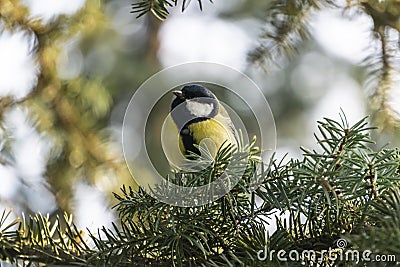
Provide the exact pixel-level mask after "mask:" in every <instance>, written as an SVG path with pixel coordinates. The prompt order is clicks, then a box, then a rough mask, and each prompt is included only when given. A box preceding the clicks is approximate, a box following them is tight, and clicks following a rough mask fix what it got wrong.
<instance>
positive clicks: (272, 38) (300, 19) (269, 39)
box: [248, 0, 335, 69]
mask: <svg viewBox="0 0 400 267" xmlns="http://www.w3.org/2000/svg"><path fill="white" fill-rule="evenodd" d="M331 6H335V4H334V2H333V1H329V0H328V1H314V0H308V1H299V0H285V1H273V2H271V4H270V9H269V10H268V11H267V14H266V22H265V27H264V33H263V34H262V35H261V41H260V45H259V46H258V47H257V48H256V49H254V50H253V51H252V52H250V53H249V58H248V59H249V61H250V62H254V63H256V64H258V65H260V66H262V67H263V68H264V69H269V68H271V67H273V66H278V67H282V65H285V64H286V62H287V61H288V59H290V58H291V57H293V56H294V55H295V54H297V53H298V52H299V50H300V49H301V47H302V46H303V43H304V42H305V41H306V40H308V39H309V38H310V26H309V20H310V18H311V16H312V14H313V13H315V11H317V10H320V9H323V8H327V7H331Z"/></svg>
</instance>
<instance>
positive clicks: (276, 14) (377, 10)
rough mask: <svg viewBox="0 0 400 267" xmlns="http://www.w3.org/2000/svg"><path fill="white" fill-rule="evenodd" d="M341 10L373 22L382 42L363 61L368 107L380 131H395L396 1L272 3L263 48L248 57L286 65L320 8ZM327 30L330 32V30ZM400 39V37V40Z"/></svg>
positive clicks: (399, 14)
mask: <svg viewBox="0 0 400 267" xmlns="http://www.w3.org/2000/svg"><path fill="white" fill-rule="evenodd" d="M328 9H331V10H332V9H333V10H340V11H341V12H342V14H343V16H344V17H346V18H349V19H352V18H354V17H355V16H359V15H361V14H364V15H367V16H369V17H370V18H371V20H372V21H373V23H374V26H373V27H372V28H371V29H370V31H371V32H370V34H371V36H374V39H375V41H376V42H377V43H378V47H379V48H378V49H377V50H372V49H371V52H370V53H371V54H370V55H369V56H368V57H367V58H365V60H364V63H363V65H364V66H366V67H367V74H366V75H367V76H366V79H365V80H366V82H365V86H366V87H367V88H368V90H369V91H372V96H371V97H370V107H371V109H372V110H373V111H374V112H375V122H376V123H377V124H378V125H379V126H380V128H381V129H385V128H386V129H389V130H395V129H396V128H397V131H398V126H399V114H398V111H396V110H395V109H394V108H393V106H391V105H390V101H391V96H390V94H391V93H392V92H393V91H395V90H398V87H397V84H398V80H399V74H400V73H399V62H398V61H399V57H398V53H399V45H398V35H399V31H400V5H399V2H398V1H391V0H388V1H375V0H370V1H366V0H365V1H356V0H354V1H353V0H349V1H346V3H345V4H343V2H341V1H334V0H326V1H314V0H307V1H298V0H285V1H271V2H270V8H269V9H268V13H267V15H266V17H265V30H264V33H263V34H262V36H261V42H260V45H259V46H258V47H257V48H256V49H255V50H253V51H252V52H251V53H250V54H249V60H250V61H252V62H255V63H257V64H259V65H261V66H263V67H264V69H266V70H270V69H272V68H273V67H274V66H279V67H281V66H285V65H287V64H288V61H289V60H290V59H292V58H293V56H294V55H296V54H297V53H298V52H299V50H300V49H301V48H302V46H303V45H304V43H305V41H306V40H308V39H309V38H310V37H312V35H313V32H312V27H311V26H310V21H311V20H312V18H313V16H314V15H315V14H316V13H317V12H319V11H322V10H328ZM326 30H327V31H328V30H329V29H326ZM396 36H397V37H396Z"/></svg>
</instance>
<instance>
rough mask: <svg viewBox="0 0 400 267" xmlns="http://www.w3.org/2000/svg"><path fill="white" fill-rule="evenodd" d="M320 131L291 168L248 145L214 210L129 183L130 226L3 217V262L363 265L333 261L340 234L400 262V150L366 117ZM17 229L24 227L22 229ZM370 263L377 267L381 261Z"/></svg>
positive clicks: (324, 125) (125, 217)
mask: <svg viewBox="0 0 400 267" xmlns="http://www.w3.org/2000/svg"><path fill="white" fill-rule="evenodd" d="M318 125H319V129H320V132H319V134H316V135H315V137H316V139H317V141H318V144H319V149H317V150H313V151H311V150H308V149H305V148H303V151H304V154H303V157H302V159H299V160H297V159H292V160H290V161H289V162H288V163H286V164H283V163H282V161H281V160H279V159H271V161H270V162H269V164H268V165H264V164H263V163H260V162H259V160H257V157H254V156H257V154H258V153H259V150H257V149H256V148H254V147H251V146H250V147H248V148H247V149H250V151H251V152H250V157H248V158H247V160H248V165H247V168H246V171H245V173H244V175H243V177H241V179H240V180H239V182H238V184H237V185H236V186H235V187H234V188H233V189H232V190H231V191H230V192H229V193H227V194H226V195H225V196H223V197H222V198H220V199H218V200H216V201H214V202H213V203H210V204H206V205H201V206H197V207H178V206H173V205H170V204H166V203H162V202H160V201H157V200H156V199H154V198H152V197H151V196H150V195H149V194H147V193H146V192H144V191H143V190H142V189H141V188H140V189H139V190H133V189H132V188H126V187H123V188H122V194H121V195H118V194H115V197H116V199H117V200H118V204H117V205H116V209H117V211H118V214H119V224H120V226H117V225H113V227H112V228H111V229H106V228H102V229H99V232H98V233H91V232H89V233H88V236H86V234H85V232H84V231H81V230H79V229H77V228H76V227H75V226H74V224H73V223H72V221H71V219H70V217H69V216H65V219H64V220H60V219H57V220H56V221H55V222H50V220H49V219H48V218H47V217H43V216H41V215H36V216H35V217H30V218H28V219H24V218H23V219H22V220H16V221H14V222H11V223H6V219H5V218H6V217H7V214H6V213H3V217H2V219H0V229H1V236H2V238H1V239H0V242H1V244H2V249H1V250H0V256H1V258H2V259H3V260H8V261H11V262H14V263H17V262H22V261H24V262H26V263H29V264H33V265H35V264H41V263H45V264H53V265H54V264H64V265H66V264H68V265H76V266H79V265H85V266H149V265H151V266H287V264H289V263H288V262H279V260H278V259H277V257H276V254H275V256H274V257H269V256H266V257H265V258H264V259H262V258H261V260H260V259H258V258H257V256H258V255H259V256H260V255H261V256H262V254H259V253H260V251H261V253H269V252H272V251H273V250H274V251H275V252H276V251H279V250H281V249H282V250H285V251H286V253H289V251H290V250H295V251H297V252H298V254H299V255H302V253H303V251H309V250H314V251H315V252H316V257H315V258H314V259H313V258H303V259H302V260H303V261H304V263H302V261H291V262H290V266H304V265H308V266H313V264H315V263H319V266H337V265H338V264H341V265H340V266H354V264H355V260H357V259H354V260H353V261H352V260H351V258H350V260H349V261H342V259H341V257H336V259H335V258H333V257H332V258H330V259H329V258H327V257H323V253H324V252H323V251H325V253H326V251H327V250H328V249H329V248H332V249H335V251H336V252H337V253H339V251H340V248H338V246H339V245H338V244H336V241H337V240H338V239H339V238H340V239H341V240H342V241H344V240H347V241H344V242H347V246H342V248H343V250H342V253H343V254H345V253H346V252H347V251H352V250H354V249H360V250H361V249H369V250H371V251H372V254H371V255H370V257H371V258H372V257H373V255H376V253H380V254H381V255H394V256H396V257H397V259H398V257H400V250H399V242H398V238H399V231H398V230H399V218H400V201H399V199H400V190H399V186H400V180H399V175H400V172H399V170H400V161H399V156H400V153H399V150H398V149H381V150H378V151H374V150H372V149H370V148H369V146H370V144H371V143H373V140H371V138H370V136H369V132H370V130H371V127H369V126H368V125H367V123H366V119H362V120H360V121H359V122H357V123H355V124H354V125H349V124H348V123H347V121H346V118H345V116H344V115H342V120H341V121H334V120H331V119H328V118H325V119H324V120H323V121H320V122H318ZM232 152H233V151H232ZM233 155H235V152H233V154H232V153H226V151H223V150H221V151H220V152H219V153H218V155H217V158H216V159H217V160H216V161H215V164H213V167H212V168H210V169H208V170H207V172H209V173H208V176H210V175H211V177H213V178H214V179H215V178H217V177H218V173H219V172H220V171H219V169H220V168H221V163H222V165H223V162H225V161H229V160H230V159H231V157H232V156H233ZM183 177H184V178H185V179H182V178H183ZM201 177H204V173H203V172H191V173H177V174H176V175H175V176H174V177H171V179H172V180H175V182H179V181H186V183H187V184H188V185H190V184H197V183H198V181H199V179H200V180H201V179H202V178H201ZM254 178H256V179H254ZM254 181H256V183H254ZM206 182H207V181H206ZM254 189H255V190H254ZM155 190H156V192H161V191H158V190H163V188H162V186H161V187H159V188H158V189H155ZM276 209H277V210H279V211H280V212H282V213H288V214H289V218H288V219H285V220H282V219H278V217H277V219H276V220H277V225H278V229H277V230H276V231H275V232H273V233H271V234H269V233H268V232H267V225H268V221H271V216H272V215H273V213H274V210H276ZM275 216H276V215H275ZM302 216H303V217H304V218H301V217H302ZM61 224H63V225H64V224H65V225H66V226H61ZM15 225H17V226H18V228H17V230H13V229H12V226H15ZM375 238H378V239H375ZM388 244H390V246H388ZM360 253H362V251H361V252H360ZM343 259H345V258H343ZM391 263H393V264H394V262H389V264H391ZM362 264H366V266H376V262H372V263H371V264H370V265H369V263H365V262H363V263H362Z"/></svg>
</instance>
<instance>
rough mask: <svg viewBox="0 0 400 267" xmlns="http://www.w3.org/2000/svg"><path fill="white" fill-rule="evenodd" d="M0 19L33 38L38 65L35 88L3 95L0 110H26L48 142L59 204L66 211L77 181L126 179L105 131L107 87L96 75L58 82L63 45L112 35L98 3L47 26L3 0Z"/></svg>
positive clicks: (49, 171) (108, 102)
mask: <svg viewBox="0 0 400 267" xmlns="http://www.w3.org/2000/svg"><path fill="white" fill-rule="evenodd" d="M0 18H1V20H2V22H3V23H4V26H5V29H10V30H14V29H21V28H22V29H25V30H26V31H28V32H32V33H34V35H35V38H36V40H35V41H36V42H35V46H34V47H33V49H32V53H34V55H35V56H36V58H37V61H38V62H39V64H40V75H39V80H38V83H37V86H36V87H35V88H34V89H33V91H32V92H31V93H30V94H29V95H28V96H27V97H25V98H24V99H22V100H15V99H12V98H10V97H6V98H2V99H1V100H0V102H1V114H4V113H5V112H6V111H7V110H9V109H12V108H15V107H22V108H26V109H27V110H28V111H29V114H30V117H31V120H32V121H33V122H34V123H33V124H34V125H35V127H36V128H37V129H38V130H39V131H40V132H42V133H45V135H44V138H46V139H47V140H49V142H50V143H51V144H52V147H51V151H52V152H51V156H50V161H49V163H48V166H47V172H46V177H47V180H48V183H49V184H50V186H51V190H52V191H53V192H54V194H55V196H56V198H57V202H58V203H57V204H58V206H59V207H60V208H61V209H62V210H70V198H71V196H72V189H73V186H74V185H76V184H77V182H78V181H79V180H81V181H87V182H88V183H90V184H94V183H103V182H104V181H102V179H109V181H106V182H107V183H108V184H114V185H115V184H116V185H118V184H120V182H125V183H129V182H130V175H129V173H128V171H127V167H126V165H125V163H124V161H123V158H122V156H121V155H120V153H115V152H113V150H112V147H113V146H116V144H112V142H111V141H110V138H109V133H107V131H106V130H104V129H105V127H106V126H107V121H108V117H109V114H110V109H111V107H112V105H113V97H112V92H111V91H110V88H108V87H107V86H106V85H105V84H104V81H103V80H102V79H101V78H99V77H91V76H89V75H81V76H80V77H77V78H73V79H70V80H63V79H61V78H60V77H59V76H58V73H57V70H58V65H57V64H58V62H59V60H60V58H61V59H64V60H68V55H64V56H63V55H62V54H61V52H62V46H63V45H64V44H66V43H68V42H70V40H72V39H74V38H75V39H76V38H77V39H78V40H79V41H80V42H82V43H83V44H86V46H87V49H90V45H93V43H95V42H96V41H98V40H101V36H108V35H109V34H112V32H110V30H109V28H108V27H107V20H106V18H105V15H104V13H103V12H102V10H101V9H100V8H99V2H98V1H94V0H93V1H91V0H89V1H86V3H85V5H84V7H83V8H82V9H81V10H79V11H78V12H77V13H76V14H74V15H73V16H71V17H67V16H59V17H58V18H56V19H54V20H52V21H51V22H50V23H47V24H46V23H42V21H41V20H39V19H33V18H30V16H29V13H28V10H27V8H26V7H24V6H23V5H22V4H21V3H20V2H19V1H14V0H13V1H9V0H5V1H2V3H1V5H0ZM88 46H89V47H88ZM105 174H107V175H106V176H107V177H104V176H105ZM117 179H118V182H117ZM113 180H114V182H113ZM113 189H114V188H113V187H111V188H108V189H107V190H108V191H110V192H111V191H113Z"/></svg>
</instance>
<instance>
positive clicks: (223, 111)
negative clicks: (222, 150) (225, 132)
mask: <svg viewBox="0 0 400 267" xmlns="http://www.w3.org/2000/svg"><path fill="white" fill-rule="evenodd" d="M219 108H220V110H219V115H220V116H221V117H223V119H224V120H225V121H226V123H227V125H228V126H229V128H230V129H229V130H231V132H232V134H233V137H234V139H235V141H236V143H237V142H238V134H237V130H236V128H235V125H233V122H232V120H231V117H230V116H229V113H228V111H226V109H225V107H224V106H223V105H222V104H221V103H220V104H219ZM231 139H232V138H231ZM231 141H233V140H231Z"/></svg>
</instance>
